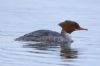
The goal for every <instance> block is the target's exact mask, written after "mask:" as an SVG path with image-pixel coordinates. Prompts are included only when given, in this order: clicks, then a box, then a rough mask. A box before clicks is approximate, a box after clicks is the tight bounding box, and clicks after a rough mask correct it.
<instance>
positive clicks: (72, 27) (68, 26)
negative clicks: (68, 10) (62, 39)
mask: <svg viewBox="0 0 100 66" xmlns="http://www.w3.org/2000/svg"><path fill="white" fill-rule="evenodd" d="M59 26H61V27H62V30H64V31H66V32H68V33H72V32H73V31H76V30H87V29H85V28H82V27H80V26H79V24H78V23H77V22H75V21H70V20H66V21H64V22H62V23H60V24H59Z"/></svg>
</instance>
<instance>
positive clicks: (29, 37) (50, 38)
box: [16, 20, 87, 47]
mask: <svg viewBox="0 0 100 66" xmlns="http://www.w3.org/2000/svg"><path fill="white" fill-rule="evenodd" d="M59 26H60V27H61V28H62V31H61V33H58V32H55V31H51V30H37V31H34V32H31V33H29V34H25V35H24V36H21V37H19V38H16V40H18V41H35V42H42V43H60V44H65V45H64V46H66V47H70V44H71V43H72V42H73V41H72V39H71V37H70V34H71V33H72V32H73V31H76V30H87V29H84V28H82V27H80V26H79V24H78V23H76V22H74V21H70V20H66V21H64V22H62V23H60V24H59Z"/></svg>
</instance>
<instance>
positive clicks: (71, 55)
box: [60, 49, 78, 59]
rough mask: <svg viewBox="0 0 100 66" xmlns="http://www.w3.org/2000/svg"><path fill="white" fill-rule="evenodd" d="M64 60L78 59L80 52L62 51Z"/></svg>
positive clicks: (72, 50)
mask: <svg viewBox="0 0 100 66" xmlns="http://www.w3.org/2000/svg"><path fill="white" fill-rule="evenodd" d="M60 55H61V56H62V58H70V59H73V58H77V55H78V51H76V50H74V49H65V50H61V54H60Z"/></svg>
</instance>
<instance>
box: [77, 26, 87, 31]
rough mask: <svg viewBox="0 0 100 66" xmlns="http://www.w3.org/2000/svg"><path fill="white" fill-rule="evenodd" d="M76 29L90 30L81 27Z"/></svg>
mask: <svg viewBox="0 0 100 66" xmlns="http://www.w3.org/2000/svg"><path fill="white" fill-rule="evenodd" d="M76 30H88V29H86V28H82V27H80V28H78V29H76Z"/></svg>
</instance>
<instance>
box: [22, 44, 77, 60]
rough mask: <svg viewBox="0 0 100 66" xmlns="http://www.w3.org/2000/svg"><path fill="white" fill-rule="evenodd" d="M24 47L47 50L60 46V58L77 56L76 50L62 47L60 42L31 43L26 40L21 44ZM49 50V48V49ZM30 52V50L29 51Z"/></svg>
mask: <svg viewBox="0 0 100 66" xmlns="http://www.w3.org/2000/svg"><path fill="white" fill-rule="evenodd" d="M23 47H24V48H35V49H36V50H49V49H51V48H60V49H61V50H60V56H61V58H64V59H65V58H66V59H73V58H77V56H78V51H77V50H75V49H72V48H68V49H67V48H65V47H64V48H63V47H62V46H61V45H60V44H54V43H32V42H27V43H25V45H23ZM50 51H51V50H50ZM31 52H32V51H31Z"/></svg>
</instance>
